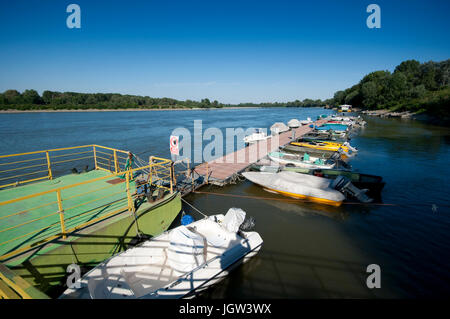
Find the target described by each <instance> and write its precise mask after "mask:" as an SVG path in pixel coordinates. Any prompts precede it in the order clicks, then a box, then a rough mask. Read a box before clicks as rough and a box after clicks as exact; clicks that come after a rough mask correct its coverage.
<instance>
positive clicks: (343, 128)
mask: <svg viewBox="0 0 450 319" xmlns="http://www.w3.org/2000/svg"><path fill="white" fill-rule="evenodd" d="M316 130H318V131H328V130H333V131H335V132H338V133H342V132H347V131H348V125H343V124H333V123H326V124H324V125H322V126H317V127H316Z"/></svg>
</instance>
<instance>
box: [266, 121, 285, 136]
mask: <svg viewBox="0 0 450 319" xmlns="http://www.w3.org/2000/svg"><path fill="white" fill-rule="evenodd" d="M270 131H271V132H272V135H276V134H280V133H283V132H287V131H289V127H288V126H287V125H286V124H284V123H282V122H277V123H275V124H273V125H272V126H271V127H270Z"/></svg>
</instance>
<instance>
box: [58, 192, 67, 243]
mask: <svg viewBox="0 0 450 319" xmlns="http://www.w3.org/2000/svg"><path fill="white" fill-rule="evenodd" d="M56 198H57V199H58V210H59V222H60V224H61V233H62V234H63V239H66V237H67V236H66V226H65V225H64V210H63V206H62V200H61V190H60V189H57V190H56Z"/></svg>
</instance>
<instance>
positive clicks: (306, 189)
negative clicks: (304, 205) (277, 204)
mask: <svg viewBox="0 0 450 319" xmlns="http://www.w3.org/2000/svg"><path fill="white" fill-rule="evenodd" d="M242 175H243V176H244V177H245V178H246V179H248V180H249V181H251V182H253V183H255V184H258V185H260V186H262V187H264V188H265V189H267V190H269V191H272V192H276V193H280V194H282V195H285V196H289V197H293V198H298V199H303V200H307V201H311V202H315V203H320V204H326V205H332V206H340V205H341V204H342V201H343V200H344V199H345V196H344V195H343V194H342V193H340V192H339V191H337V190H335V189H334V183H333V180H330V179H328V178H323V177H317V176H313V175H307V174H299V173H296V172H289V171H281V172H277V173H275V172H244V173H242Z"/></svg>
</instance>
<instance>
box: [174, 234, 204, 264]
mask: <svg viewBox="0 0 450 319" xmlns="http://www.w3.org/2000/svg"><path fill="white" fill-rule="evenodd" d="M204 248H205V245H204V241H203V237H202V236H201V235H199V234H196V233H194V232H192V231H190V230H189V229H188V228H187V227H186V226H180V227H177V228H175V229H173V230H172V231H171V233H170V245H169V248H168V249H167V258H168V262H169V265H170V267H172V269H174V270H176V271H178V272H182V273H184V272H189V271H191V270H193V269H194V268H196V267H197V266H200V265H201V264H203V263H204V262H205V257H204V255H203V250H204Z"/></svg>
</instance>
